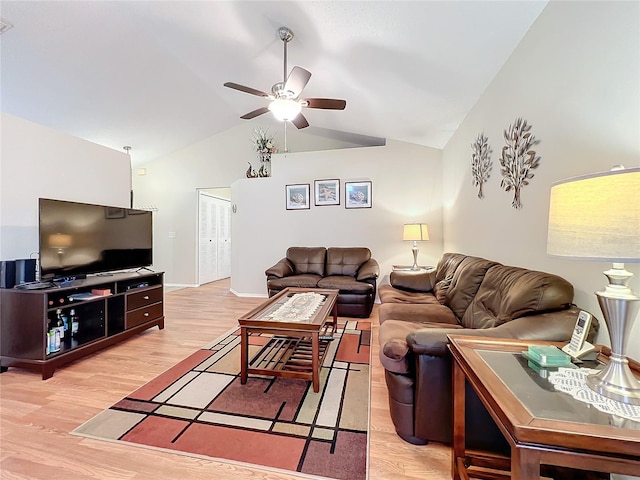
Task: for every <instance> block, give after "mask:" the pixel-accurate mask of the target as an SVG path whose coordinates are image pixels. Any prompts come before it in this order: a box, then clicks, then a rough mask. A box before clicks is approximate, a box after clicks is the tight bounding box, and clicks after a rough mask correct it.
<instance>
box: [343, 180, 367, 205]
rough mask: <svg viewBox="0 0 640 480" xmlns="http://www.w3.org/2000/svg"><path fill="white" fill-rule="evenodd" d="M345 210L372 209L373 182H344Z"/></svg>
mask: <svg viewBox="0 0 640 480" xmlns="http://www.w3.org/2000/svg"><path fill="white" fill-rule="evenodd" d="M344 208H371V182H344Z"/></svg>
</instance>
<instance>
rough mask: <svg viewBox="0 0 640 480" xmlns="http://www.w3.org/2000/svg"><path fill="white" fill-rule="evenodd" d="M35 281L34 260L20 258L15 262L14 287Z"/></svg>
mask: <svg viewBox="0 0 640 480" xmlns="http://www.w3.org/2000/svg"><path fill="white" fill-rule="evenodd" d="M35 280H36V259H35V258H22V259H19V260H16V285H20V284H21V283H27V282H35Z"/></svg>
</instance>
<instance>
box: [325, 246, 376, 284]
mask: <svg viewBox="0 0 640 480" xmlns="http://www.w3.org/2000/svg"><path fill="white" fill-rule="evenodd" d="M370 258H371V250H369V249H368V248H366V247H348V248H343V247H330V248H328V249H327V268H326V273H325V275H327V276H329V275H349V276H352V277H355V276H356V273H358V269H359V268H360V265H362V264H363V263H364V262H366V261H367V260H369V259H370Z"/></svg>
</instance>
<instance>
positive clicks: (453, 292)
mask: <svg viewBox="0 0 640 480" xmlns="http://www.w3.org/2000/svg"><path fill="white" fill-rule="evenodd" d="M494 265H498V263H496V262H492V261H490V260H485V259H484V258H479V257H467V258H465V259H464V260H463V261H462V262H460V264H459V265H458V267H457V268H456V270H455V272H454V273H453V277H452V278H451V282H450V284H449V286H448V288H447V290H446V292H445V294H444V305H446V306H447V307H449V308H450V309H451V310H452V311H453V313H454V314H455V315H456V317H458V318H459V319H461V318H462V316H463V315H464V312H465V311H466V310H467V307H469V304H470V303H471V301H472V300H473V299H474V297H475V295H476V293H477V292H478V289H479V288H480V284H481V283H482V280H483V279H484V276H485V274H486V273H487V270H489V268H491V267H492V266H494Z"/></svg>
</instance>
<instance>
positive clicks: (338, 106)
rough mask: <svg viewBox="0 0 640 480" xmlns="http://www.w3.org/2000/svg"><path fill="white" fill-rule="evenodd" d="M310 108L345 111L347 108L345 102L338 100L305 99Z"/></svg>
mask: <svg viewBox="0 0 640 480" xmlns="http://www.w3.org/2000/svg"><path fill="white" fill-rule="evenodd" d="M304 101H305V102H307V107H308V108H324V109H327V110H344V109H345V107H346V106H347V102H346V101H345V100H339V99H337V98H305V99H304Z"/></svg>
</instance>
